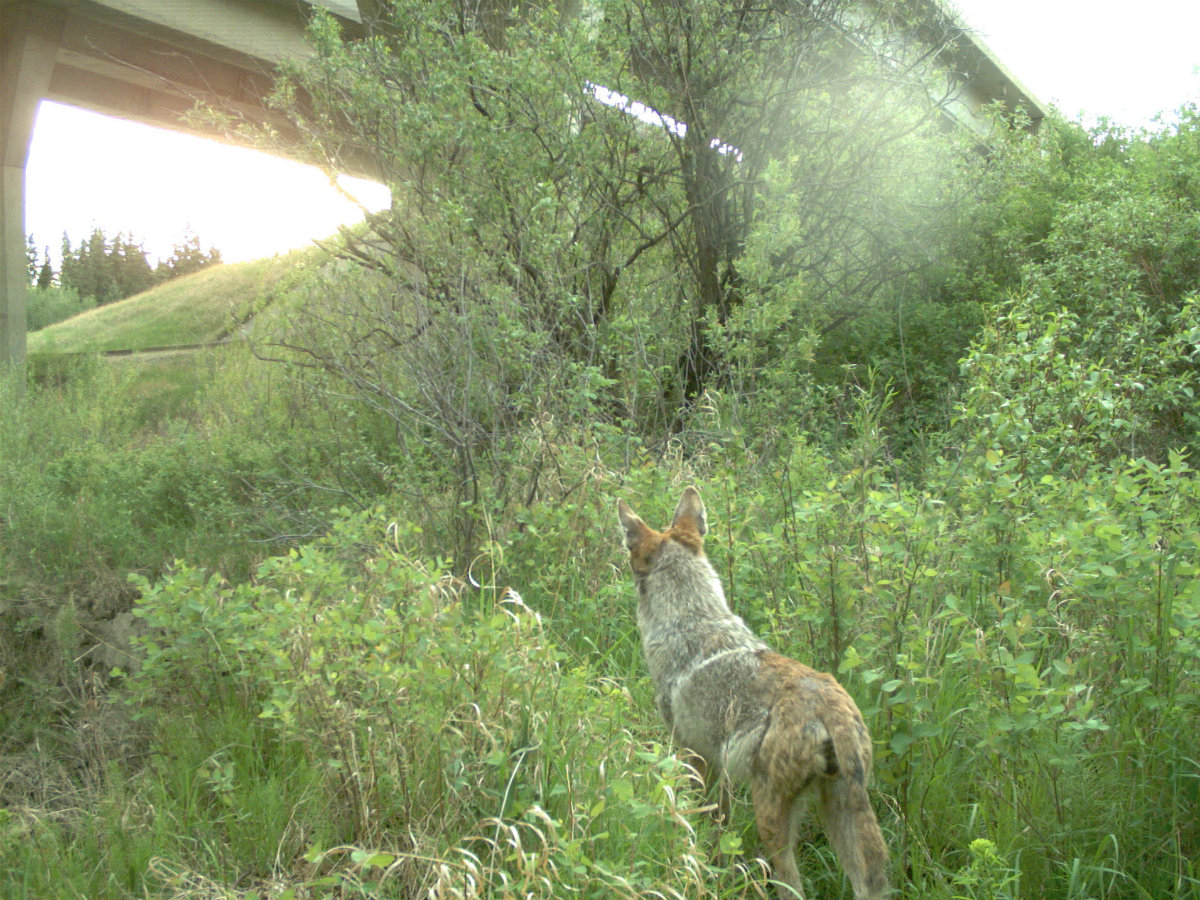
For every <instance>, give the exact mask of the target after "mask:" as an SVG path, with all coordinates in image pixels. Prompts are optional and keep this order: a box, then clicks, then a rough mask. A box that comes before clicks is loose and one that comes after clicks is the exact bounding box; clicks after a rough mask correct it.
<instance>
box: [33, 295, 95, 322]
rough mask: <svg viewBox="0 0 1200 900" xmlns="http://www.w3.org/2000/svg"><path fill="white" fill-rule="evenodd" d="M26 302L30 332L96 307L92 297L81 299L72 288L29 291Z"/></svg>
mask: <svg viewBox="0 0 1200 900" xmlns="http://www.w3.org/2000/svg"><path fill="white" fill-rule="evenodd" d="M25 300H26V305H25V316H26V323H27V325H26V327H27V328H28V330H29V331H38V330H40V329H42V328H46V327H48V326H50V325H54V324H55V323H57V322H62V321H63V320H64V319H69V318H71V317H72V316H77V315H79V314H80V313H83V312H87V311H88V310H89V309H94V308H95V306H96V302H95V301H94V300H93V299H92V298H90V297H80V296H79V294H77V293H76V292H75V291H74V290H72V289H71V288H67V287H54V286H53V285H50V286H47V287H40V286H39V287H38V288H36V289H32V288H31V289H30V290H27V291H26V292H25Z"/></svg>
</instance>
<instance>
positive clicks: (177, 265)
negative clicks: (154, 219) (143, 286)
mask: <svg viewBox="0 0 1200 900" xmlns="http://www.w3.org/2000/svg"><path fill="white" fill-rule="evenodd" d="M220 263H221V251H220V250H218V249H217V248H216V247H210V248H209V249H208V250H201V249H200V238H199V237H198V236H197V235H195V234H191V233H190V232H189V233H188V234H187V235H185V237H184V239H183V240H182V241H180V242H178V243H176V244H175V246H174V247H173V248H172V251H171V255H170V256H169V257H167V259H166V260H160V261H159V263H158V265H157V266H155V268H154V280H155V281H159V282H162V281H168V280H170V279H172V278H178V277H180V276H181V275H190V274H191V273H192V272H199V271H200V270H201V269H204V268H207V267H208V266H215V265H220Z"/></svg>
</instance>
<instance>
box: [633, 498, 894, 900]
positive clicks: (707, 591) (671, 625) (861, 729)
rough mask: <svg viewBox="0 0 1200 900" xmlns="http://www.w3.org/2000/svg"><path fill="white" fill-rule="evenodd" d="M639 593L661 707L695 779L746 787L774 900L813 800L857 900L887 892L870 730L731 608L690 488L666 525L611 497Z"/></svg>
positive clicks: (791, 884)
mask: <svg viewBox="0 0 1200 900" xmlns="http://www.w3.org/2000/svg"><path fill="white" fill-rule="evenodd" d="M617 511H618V514H619V516H620V520H621V526H622V528H623V529H624V531H625V543H626V546H627V547H628V548H629V560H630V564H631V565H632V567H633V577H634V581H635V583H636V584H637V590H638V610H637V621H638V629H639V630H640V631H641V634H642V650H643V652H644V653H645V656H646V664H647V666H648V667H649V669H650V677H651V679H652V680H653V682H654V688H655V694H656V698H657V703H658V710H659V712H660V713H661V714H662V717H663V719H664V720H665V721H666V724H667V727H668V728H670V729H671V733H672V735H673V736H674V738H675V740H676V741H677V742H678V743H679V744H680V745H681V746H683V747H684V748H686V749H687V750H689V751H691V752H692V753H693V754H695V755H696V756H698V757H699V761H698V762H699V764H698V769H699V770H700V773H701V775H702V776H703V778H704V782H705V785H706V786H707V787H709V788H711V787H712V786H713V784H714V782H716V783H717V785H718V809H719V810H720V812H721V813H722V814H726V813H727V812H728V802H729V798H728V786H727V782H733V783H735V784H749V786H750V796H751V800H752V801H753V804H754V815H755V819H756V821H757V824H758V833H759V836H760V838H761V839H762V843H763V848H764V850H765V851H766V856H767V861H768V862H769V863H770V865H771V872H772V877H773V878H774V880H775V881H776V882H777V883H778V884H779V888H778V891H779V896H780V897H781V898H801V900H802V898H803V896H804V894H803V891H802V890H801V886H800V873H799V871H798V870H797V868H796V856H795V852H794V851H795V846H796V840H797V830H798V825H799V819H800V817H801V815H802V813H803V811H804V808H805V806H806V803H807V801H808V800H809V799H810V798H811V799H815V800H816V803H817V808H818V811H819V814H820V820H821V823H822V825H823V826H824V828H825V833H826V834H827V835H828V837H829V842H830V843H831V844H832V845H833V847H834V849H835V850H836V851H837V855H838V859H839V860H840V861H841V864H842V867H843V868H844V869H845V870H846V874H847V875H848V876H849V877H850V883H851V884H852V885H853V887H854V897H855V900H876V898H882V897H884V896H886V895H887V894H888V884H887V875H886V872H885V870H886V868H887V847H886V846H885V845H884V842H883V835H882V834H881V833H880V831H879V824H878V822H876V820H875V812H874V810H872V808H871V801H870V798H869V797H868V796H867V779H868V777H869V776H870V771H871V738H870V735H868V734H867V728H866V725H864V724H863V719H862V715H861V714H860V713H859V711H858V707H857V706H855V705H854V701H853V700H852V699H850V695H849V694H847V693H846V691H845V690H844V689H843V688H842V686H841V685H839V684H838V683H837V681H835V680H834V678H833V676H831V675H826V674H824V673H821V672H816V671H814V670H813V669H810V668H809V667H808V666H805V665H802V664H801V663H798V662H795V661H794V660H791V659H788V658H786V657H784V656H780V655H779V654H777V653H773V652H771V650H770V648H768V647H767V645H766V644H764V643H763V642H762V641H760V640H759V639H758V638H756V637H755V636H754V634H753V633H752V632H751V631H750V629H749V628H747V627H746V623H745V622H743V621H742V620H741V618H740V617H739V616H735V615H734V614H733V613H732V612H731V611H730V609H729V605H728V603H727V602H726V600H725V592H724V591H723V590H722V589H721V582H720V579H719V578H718V576H717V573H716V571H715V570H714V569H713V567H712V565H711V564H710V563H709V561H708V559H707V558H706V557H705V555H704V540H703V539H704V534H705V532H707V531H708V525H707V522H706V520H705V512H704V503H703V502H702V501H701V500H700V493H699V492H698V491H697V490H696V489H695V488H694V487H689V488H687V489H686V490H685V491H684V492H683V496H682V497H681V498H680V500H679V505H678V506H677V507H676V509H675V519H674V521H672V522H671V526H670V527H669V528H667V529H666V530H665V531H661V532H660V531H654V530H653V529H652V528H649V527H648V526H647V525H646V523H645V522H643V521H642V520H641V519H640V518H638V516H637V514H636V513H634V511H633V510H632V509H630V508H629V506H628V505H627V504H626V503H625V502H624V501H623V500H622V501H619V502H618V504H617Z"/></svg>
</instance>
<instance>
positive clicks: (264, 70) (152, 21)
mask: <svg viewBox="0 0 1200 900" xmlns="http://www.w3.org/2000/svg"><path fill="white" fill-rule="evenodd" d="M364 2H365V0H364ZM310 5H311V4H309V3H304V2H300V0H172V2H170V3H163V2H161V0H0V176H2V177H0V372H4V371H6V370H7V369H8V368H9V367H10V366H16V367H20V366H22V365H23V363H24V358H25V326H26V320H25V287H26V277H27V275H26V259H25V164H26V161H27V159H28V156H29V144H30V139H31V137H32V134H33V124H34V119H35V117H36V114H37V107H38V104H39V103H40V102H41V101H42V100H44V99H45V100H55V101H58V102H61V103H66V104H70V105H72V106H80V107H84V108H86V109H91V110H94V111H96V112H100V113H104V114H106V115H112V116H117V117H120V118H125V119H133V120H135V121H139V122H144V123H146V124H150V125H156V126H160V127H166V128H173V129H177V130H186V131H192V132H195V133H201V134H203V133H204V131H203V129H202V128H200V127H198V126H195V125H185V124H184V123H183V122H182V117H183V116H184V115H185V114H186V113H187V112H189V111H190V110H192V109H194V108H195V106H196V104H197V103H200V102H203V103H207V104H209V105H211V106H213V107H215V108H219V109H223V110H228V111H231V112H235V113H240V114H242V115H244V116H246V117H247V118H249V119H250V120H252V121H255V122H267V123H270V124H271V125H273V126H274V127H275V128H276V130H277V131H279V132H280V134H281V135H282V136H283V137H284V138H285V139H286V138H287V137H288V136H289V134H290V132H291V129H290V127H289V124H288V122H287V121H286V120H285V119H283V118H282V117H280V116H279V115H278V114H276V113H274V112H273V111H271V110H270V109H268V108H267V106H266V103H265V97H267V96H268V95H269V94H270V92H271V89H272V84H273V81H274V76H273V72H274V69H275V67H276V66H277V65H278V64H279V63H280V62H282V61H283V60H285V59H296V58H303V57H304V56H305V55H307V53H308V52H309V51H308V47H307V45H306V43H305V41H304V28H305V26H306V24H307V19H308V14H309V6H310ZM318 5H321V6H325V7H328V8H330V9H331V11H333V12H334V13H335V14H336V15H338V16H339V17H340V18H342V19H343V23H344V25H345V26H346V27H347V28H350V29H357V28H358V27H360V26H359V21H360V17H359V15H358V11H357V7H356V5H355V2H354V0H319V2H318Z"/></svg>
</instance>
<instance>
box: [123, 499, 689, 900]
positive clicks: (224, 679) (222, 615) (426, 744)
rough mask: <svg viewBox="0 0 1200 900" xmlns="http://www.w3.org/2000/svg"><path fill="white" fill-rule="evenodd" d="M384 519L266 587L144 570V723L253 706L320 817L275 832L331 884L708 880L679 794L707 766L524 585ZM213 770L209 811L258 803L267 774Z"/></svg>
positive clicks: (629, 890)
mask: <svg viewBox="0 0 1200 900" xmlns="http://www.w3.org/2000/svg"><path fill="white" fill-rule="evenodd" d="M381 522H382V520H381V519H380V518H379V514H378V513H376V514H373V515H370V516H356V517H353V518H349V519H346V520H344V521H343V522H342V523H341V524H339V525H338V527H337V528H336V529H335V531H334V532H333V533H332V534H331V535H330V536H329V537H328V538H327V539H326V540H324V541H322V542H320V543H319V544H317V545H311V546H308V547H305V548H302V549H299V550H296V551H293V552H292V553H290V554H289V555H287V556H285V557H276V558H273V559H270V560H268V561H266V562H265V563H264V564H263V565H262V566H261V567H260V568H259V570H258V572H257V576H256V578H255V580H254V582H253V583H245V584H239V585H227V584H225V583H223V582H222V581H221V580H220V579H219V578H217V577H215V576H212V575H207V574H205V573H203V572H201V571H199V570H195V569H191V568H188V567H181V568H180V569H179V570H178V571H176V572H175V573H174V574H173V575H172V576H171V577H169V578H167V579H165V580H163V581H162V582H160V583H158V584H154V585H152V584H150V583H149V582H148V581H146V580H144V579H138V586H139V588H140V590H141V591H142V599H141V601H140V603H139V604H138V608H137V610H136V615H138V616H139V617H140V618H141V619H142V620H143V621H144V622H145V624H146V626H147V628H148V632H147V637H146V638H145V640H144V650H145V657H144V660H143V662H142V665H141V668H140V670H139V671H138V672H137V673H136V674H135V675H134V676H133V677H132V679H131V685H130V686H131V689H132V691H133V696H134V697H135V698H136V700H137V703H138V705H139V708H140V709H141V710H142V712H143V714H146V715H153V716H154V717H155V719H156V720H157V721H158V722H159V723H160V728H162V729H164V732H163V733H164V734H165V733H168V732H169V731H171V730H172V729H175V728H177V727H178V726H175V725H171V724H170V723H172V722H175V721H176V720H182V721H184V722H190V721H191V713H188V712H186V711H187V710H198V711H199V710H207V711H210V712H209V714H210V715H211V714H217V715H218V716H219V715H220V713H219V711H220V710H225V709H229V708H234V709H246V710H249V711H252V712H256V713H257V717H258V722H259V723H260V727H262V728H264V729H267V730H268V731H269V732H270V733H271V734H272V735H273V736H274V737H273V743H274V745H275V746H277V747H279V748H281V749H280V750H279V751H278V752H284V753H287V754H289V755H290V754H294V753H300V754H302V757H303V765H304V767H305V770H306V771H311V772H312V773H314V775H315V777H316V778H317V783H315V784H312V785H310V786H308V787H306V788H304V790H305V791H316V792H317V793H318V794H319V795H320V796H321V797H323V798H324V800H323V802H322V803H321V805H320V809H319V815H318V810H315V809H309V810H307V812H305V813H304V814H302V815H301V817H300V818H299V819H295V818H293V819H292V821H290V822H286V823H285V822H282V821H281V822H280V824H279V825H278V826H277V828H276V830H275V832H273V833H271V834H269V835H262V836H260V838H259V840H260V842H262V841H266V842H267V844H268V845H269V846H277V847H278V848H279V850H278V855H279V856H280V858H282V859H285V860H286V859H289V858H291V856H292V855H293V854H294V853H295V852H296V851H297V850H299V849H301V848H302V846H303V845H305V844H309V843H311V844H312V848H311V850H310V852H309V853H308V859H309V861H310V862H311V863H312V866H313V868H312V869H311V870H310V873H311V874H310V876H309V877H310V878H311V879H312V880H311V883H312V884H313V885H314V886H315V885H325V886H329V887H332V886H335V885H336V886H338V887H340V889H341V890H343V891H345V892H347V893H349V894H354V893H356V892H359V891H362V892H364V893H371V894H372V895H375V893H374V892H379V894H378V895H381V896H406V897H407V896H413V895H415V894H423V893H426V892H429V891H433V892H435V893H436V894H437V895H438V896H476V895H478V892H480V891H482V892H483V893H486V894H487V895H489V896H514V897H516V896H522V897H529V896H545V897H551V896H561V895H562V891H563V890H574V891H581V892H582V895H583V896H595V897H600V896H639V895H640V892H641V891H642V890H643V889H644V888H645V887H647V886H649V885H662V884H666V883H670V882H675V883H676V884H677V887H676V888H674V889H672V891H671V893H670V895H672V896H683V895H684V894H685V893H687V894H688V895H689V896H692V895H693V894H691V893H690V891H691V890H692V889H699V890H701V891H705V890H707V888H705V887H704V884H703V879H704V870H703V868H702V867H700V866H699V865H698V864H697V863H695V862H694V859H695V856H696V853H697V850H696V848H695V846H694V842H695V840H696V833H695V831H694V829H693V828H692V826H691V825H689V823H688V819H687V815H688V813H689V812H690V810H689V809H688V808H687V806H686V804H685V803H684V800H683V797H684V796H686V794H685V792H684V790H683V788H684V784H685V783H686V782H687V781H689V780H690V777H691V776H690V775H689V773H688V771H687V770H686V769H685V768H684V767H683V766H682V765H681V764H680V763H678V762H677V761H676V760H675V759H674V758H673V757H671V756H670V755H668V754H667V753H666V752H665V751H664V750H663V749H662V748H660V747H656V746H655V745H653V744H651V743H649V742H645V741H641V740H638V739H637V738H636V737H635V736H634V734H633V733H631V732H630V730H629V725H630V716H629V710H628V709H627V705H626V700H625V697H626V694H625V693H624V692H623V691H622V690H621V689H620V688H619V687H618V686H617V685H615V684H614V683H612V682H609V681H598V680H595V679H594V678H593V677H592V676H591V675H590V674H589V672H588V670H587V669H586V668H583V667H578V666H576V667H570V668H567V667H566V666H565V665H564V662H565V660H564V657H563V655H562V654H561V653H560V652H559V651H558V650H556V649H555V647H554V645H553V643H552V642H551V641H550V639H549V636H548V635H547V634H546V632H545V631H544V629H543V627H542V625H541V623H540V621H539V617H538V616H537V615H536V614H535V613H533V612H532V611H531V610H530V609H529V608H528V607H526V606H525V605H524V603H523V602H522V601H521V599H520V597H519V596H517V595H516V594H515V593H512V592H511V591H507V590H505V589H499V588H496V587H487V588H485V590H484V591H483V592H482V593H481V594H479V595H476V594H475V592H474V591H472V590H470V589H468V588H467V586H466V585H464V584H463V583H461V582H459V581H457V580H456V579H454V578H452V577H450V576H449V574H448V573H447V571H446V569H445V563H444V562H443V563H435V564H433V565H425V564H422V563H420V562H418V561H416V560H415V559H413V558H412V557H410V556H409V555H408V554H407V552H406V551H405V550H404V545H405V543H407V542H408V541H409V540H410V539H411V538H412V537H413V536H414V535H413V533H412V530H411V528H410V527H408V526H405V525H403V524H401V523H397V522H392V523H391V524H389V525H388V526H387V528H386V534H385V532H384V529H383V527H382V524H381ZM188 730H189V731H193V730H194V726H188ZM210 762H211V763H212V765H217V764H218V763H219V766H218V768H217V769H216V770H212V771H213V775H212V777H210V778H209V779H208V784H207V785H206V786H203V790H204V792H205V793H206V794H207V795H209V798H210V799H209V800H207V801H206V803H209V804H212V803H217V802H218V801H221V800H222V792H225V793H226V794H227V795H228V797H229V798H230V799H234V798H238V799H244V798H243V797H242V793H243V792H244V791H245V789H246V782H245V779H246V778H249V777H251V776H252V774H253V771H252V770H243V769H242V768H240V766H239V764H238V761H237V757H236V755H235V754H230V753H228V752H223V753H222V754H221V755H220V758H219V759H213V760H210ZM300 799H301V798H295V800H296V802H297V803H299V800H300ZM314 815H315V816H316V819H314V818H311V817H310V816H314ZM255 822H256V827H258V828H259V829H262V828H265V827H268V824H269V823H267V822H263V821H261V820H259V819H257V818H256V820H255ZM329 842H333V843H334V844H335V845H336V846H332V847H331V846H330V843H329ZM356 848H364V849H363V850H361V851H360V850H358V849H356ZM366 848H374V849H366ZM174 864H175V865H177V866H184V867H186V866H188V865H194V864H195V861H194V860H191V859H177V860H175V861H174ZM689 886H690V887H689Z"/></svg>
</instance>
